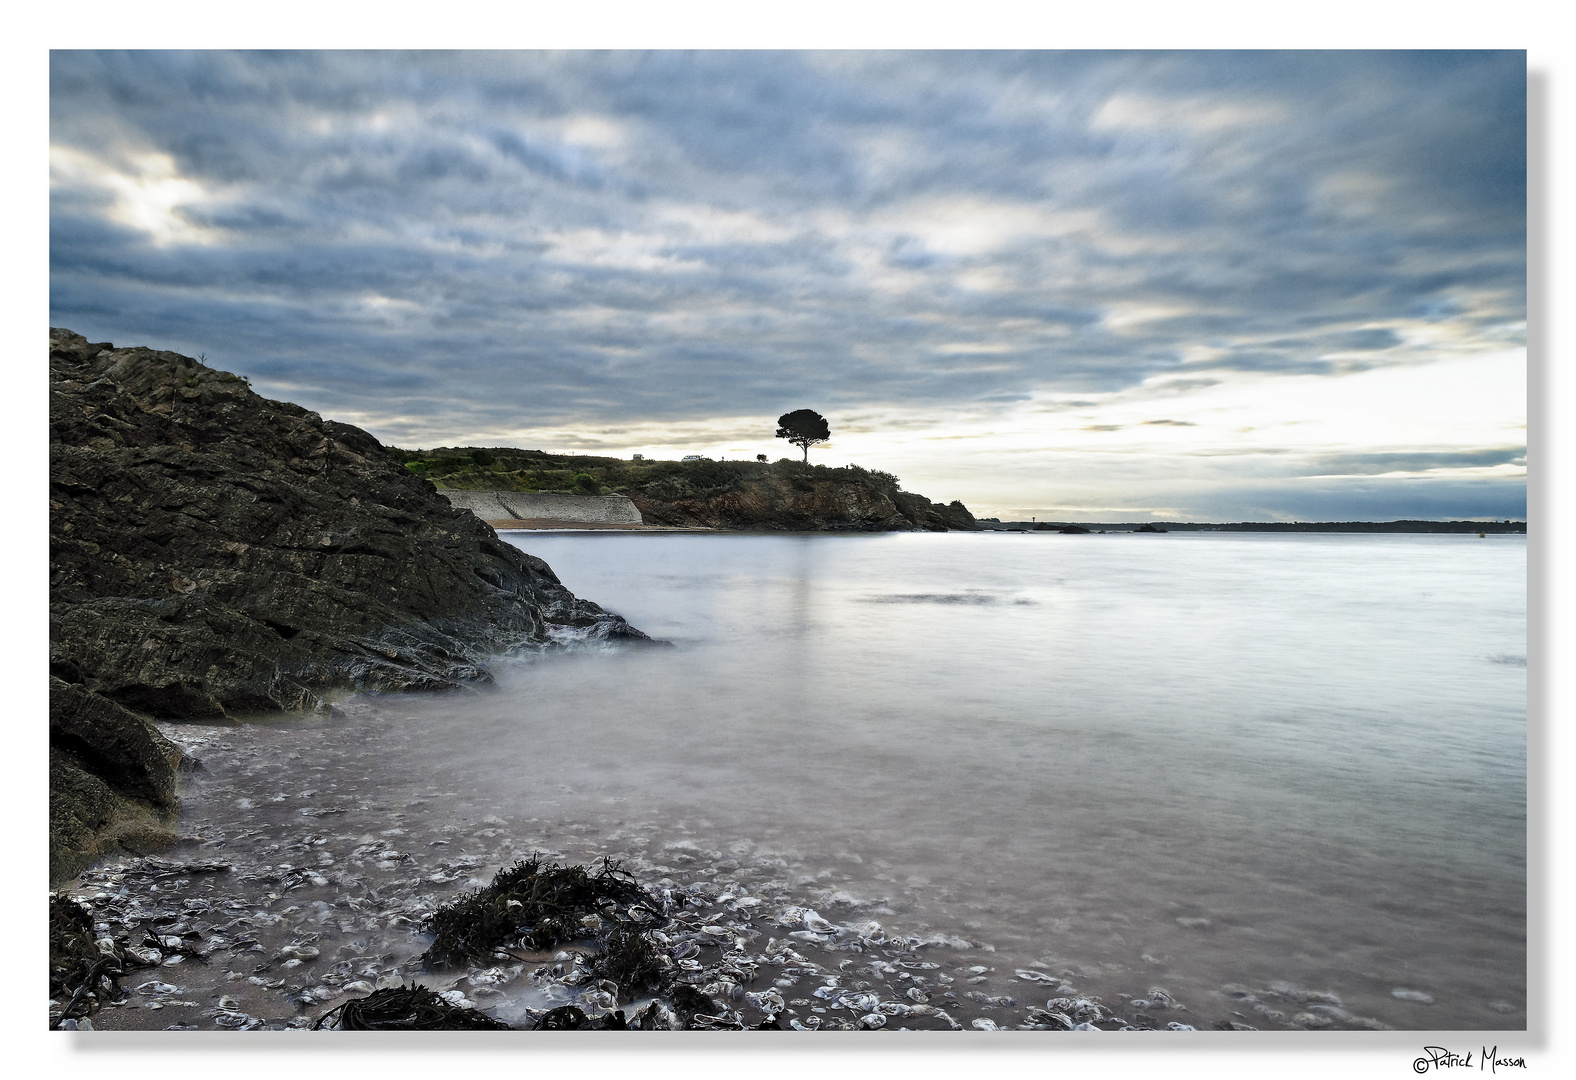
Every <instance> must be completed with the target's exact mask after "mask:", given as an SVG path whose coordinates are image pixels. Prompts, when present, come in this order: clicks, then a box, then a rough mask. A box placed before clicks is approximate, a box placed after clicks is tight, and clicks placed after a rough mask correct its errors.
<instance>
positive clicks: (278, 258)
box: [50, 52, 1526, 521]
mask: <svg viewBox="0 0 1576 1080" xmlns="http://www.w3.org/2000/svg"><path fill="white" fill-rule="evenodd" d="M50 107H51V144H52V149H51V176H52V179H51V224H52V239H51V313H50V320H51V324H52V325H55V326H65V327H69V328H71V329H74V330H77V331H79V332H81V333H84V334H86V335H87V336H88V337H89V338H91V339H93V340H110V341H114V342H115V343H116V344H124V345H130V344H147V345H152V346H155V347H161V348H171V349H176V350H178V351H181V352H185V353H189V354H192V355H196V354H198V353H204V354H206V355H207V357H208V359H209V362H210V363H212V364H214V365H215V366H217V367H220V368H224V369H227V370H232V371H237V372H240V373H243V374H245V375H247V376H249V377H250V378H251V379H252V381H253V385H254V386H255V387H256V388H257V389H258V390H259V391H261V392H262V393H264V394H266V395H268V396H271V397H276V398H283V399H287V400H292V401H297V402H300V403H302V404H304V405H307V406H308V407H310V408H313V409H317V410H318V411H320V412H322V413H323V414H324V415H326V416H331V417H334V418H337V419H341V420H346V421H348V422H351V423H355V424H359V425H361V426H363V427H365V428H367V429H368V430H370V431H372V432H373V433H374V434H375V435H377V436H378V437H379V438H381V439H383V440H384V441H385V442H388V443H392V444H394V445H399V446H405V447H430V446H437V445H515V446H525V447H539V448H543V449H551V450H560V451H575V452H583V453H605V454H614V455H620V456H628V455H629V454H630V453H632V452H641V453H645V454H647V455H648V456H651V455H656V456H663V457H669V456H679V455H682V454H686V453H703V454H708V455H710V456H714V457H739V456H750V457H753V456H754V455H755V454H757V453H766V454H769V455H770V456H771V457H773V458H776V457H778V456H781V455H783V454H794V453H796V452H795V451H793V450H792V448H790V447H787V446H786V445H785V444H784V443H782V442H780V441H775V440H773V439H772V431H773V429H774V426H775V418H776V417H777V416H778V414H780V413H783V412H786V411H789V410H791V409H796V408H803V407H809V408H814V409H817V410H819V411H820V412H822V413H824V414H825V415H826V416H827V418H828V420H829V421H830V423H831V427H832V434H833V440H832V442H831V443H830V444H828V445H827V446H825V447H822V448H820V449H817V450H815V451H813V452H812V455H811V457H812V460H819V461H821V462H824V463H828V464H842V463H845V462H850V461H852V462H858V463H860V464H863V465H866V466H869V467H872V468H881V469H885V470H888V471H890V472H894V473H897V474H898V475H899V476H900V477H902V479H903V481H904V484H905V486H906V487H908V488H909V489H910V490H914V491H919V492H921V493H923V494H925V495H928V496H930V497H931V498H939V499H953V498H961V499H962V500H964V501H965V502H966V503H968V505H969V506H970V508H971V509H973V510H974V511H975V513H977V514H982V515H996V516H1002V517H1013V518H1018V517H1029V516H1037V517H1040V518H1042V519H1046V518H1050V519H1063V518H1072V519H1103V520H1115V519H1118V518H1120V519H1123V520H1142V519H1145V518H1151V517H1153V518H1161V519H1164V518H1168V517H1169V518H1181V519H1187V520H1200V521H1202V520H1246V519H1259V520H1271V519H1304V520H1329V519H1352V518H1366V519H1390V518H1396V517H1425V518H1439V517H1445V518H1450V517H1494V518H1503V517H1517V518H1520V517H1524V516H1525V513H1526V476H1525V448H1526V426H1525V422H1526V374H1525V366H1526V358H1525V320H1526V272H1525V263H1526V260H1525V237H1526V227H1525V226H1526V213H1525V209H1526V152H1525V136H1526V80H1525V62H1524V56H1523V54H1521V53H1516V52H1500V53H1418V52H1407V53H1384V52H1360V53H1342V52H1309V53H1296V52H1291V53H1286V52H1282V53H1227V52H1211V53H1155V52H1145V53H1100V52H1077V53H1055V52H1032V53H1000V52H997V53H983V54H981V53H913V52H875V53H868V52H835V53H797V52H795V53H770V52H768V53H758V52H757V53H729V52H710V53H600V54H588V53H531V52H524V53H518V52H516V53H456V54H435V53H421V54H399V53H323V52H314V53H305V54H288V53H213V52H205V53H171V52H157V53H88V52H55V53H54V54H53V57H52V62H51V102H50Z"/></svg>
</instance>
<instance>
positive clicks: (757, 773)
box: [125, 533, 1526, 1030]
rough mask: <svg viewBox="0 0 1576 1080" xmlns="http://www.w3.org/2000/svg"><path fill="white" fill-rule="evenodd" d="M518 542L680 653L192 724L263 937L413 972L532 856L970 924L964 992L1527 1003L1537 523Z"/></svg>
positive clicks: (1406, 1010) (1390, 1006) (222, 984)
mask: <svg viewBox="0 0 1576 1080" xmlns="http://www.w3.org/2000/svg"><path fill="white" fill-rule="evenodd" d="M505 535H506V536H507V537H508V538H509V539H510V540H511V542H514V543H516V544H518V545H519V546H521V547H522V548H524V549H525V550H527V551H530V552H532V553H533V554H536V555H539V556H542V557H543V558H545V559H546V560H547V561H548V562H549V563H550V564H551V565H552V566H553V568H554V569H555V571H556V572H557V573H558V574H559V576H560V577H561V578H562V579H563V581H564V583H565V584H566V585H568V586H569V587H570V588H571V589H572V590H574V592H575V593H576V594H578V595H580V596H584V597H587V598H589V599H593V600H595V601H597V602H599V603H601V604H603V605H604V606H605V607H608V608H609V609H612V610H615V611H617V612H619V613H620V614H623V615H625V616H627V617H628V618H629V619H630V621H631V622H632V623H633V624H634V625H636V626H638V627H640V628H641V629H643V630H645V631H647V632H648V633H650V634H652V635H654V636H657V637H662V638H667V639H669V640H671V641H673V642H674V643H675V645H676V646H677V647H676V648H673V649H644V650H621V651H598V650H595V649H581V650H578V651H568V652H555V653H550V654H541V655H535V656H530V657H523V658H520V659H517V660H511V661H504V662H500V663H499V665H498V666H497V668H496V675H497V683H496V685H495V686H493V687H490V688H487V689H485V690H483V691H481V692H478V693H463V694H447V695H433V696H423V695H399V696H389V697H367V698H360V699H356V700H352V701H348V702H344V703H343V705H344V710H345V715H344V717H343V718H340V719H335V720H332V721H303V720H300V719H299V718H295V719H291V720H288V721H284V722H281V723H278V724H253V725H244V726H242V727H240V728H206V727H203V726H201V725H172V726H171V727H170V729H169V730H170V731H171V734H172V737H175V738H177V739H180V740H183V741H184V742H185V744H187V745H188V746H189V747H190V748H191V749H193V750H194V751H195V752H196V753H197V754H198V756H200V757H201V758H203V760H204V761H205V762H206V763H207V770H206V771H205V772H202V773H198V774H196V775H195V776H194V777H193V778H192V780H191V781H190V783H189V790H188V792H187V795H186V797H185V804H184V807H183V811H182V816H183V833H185V834H187V836H188V840H187V841H186V842H185V847H183V849H182V852H184V853H186V854H202V855H203V857H208V856H209V855H210V854H211V853H213V852H223V853H225V857H226V858H228V859H230V860H232V861H234V862H235V864H236V867H237V869H236V871H235V872H234V873H233V874H232V875H230V877H229V878H226V879H224V880H222V881H220V880H218V879H215V883H212V884H210V885H209V886H206V888H210V889H211V888H222V889H229V890H239V891H241V892H245V890H246V889H248V888H250V889H252V890H253V891H254V892H259V891H260V890H267V889H268V888H270V887H272V888H275V890H276V891H275V892H274V893H273V894H270V896H268V897H261V895H259V896H247V897H243V900H242V902H241V908H239V909H238V910H245V909H246V908H247V906H248V905H250V906H251V907H266V908H268V909H269V910H271V911H278V913H279V916H280V917H282V918H285V919H287V920H291V921H290V922H288V923H287V924H286V925H284V926H283V927H277V926H276V927H274V929H273V930H271V931H266V932H265V931H264V930H259V931H258V932H259V933H265V936H266V933H275V934H284V933H286V932H288V934H289V935H292V936H291V937H290V938H289V940H295V937H294V936H295V935H299V934H302V933H310V934H311V935H313V936H312V937H310V938H306V939H304V940H313V941H315V942H316V944H317V945H318V946H319V947H320V948H321V949H322V951H323V955H324V956H325V957H329V958H332V959H336V960H337V959H340V958H342V957H347V956H348V957H350V958H351V960H349V961H347V962H348V963H351V965H352V966H353V967H354V968H355V970H357V971H358V972H359V971H360V970H361V968H360V967H359V966H358V965H361V964H364V963H365V964H370V965H371V966H370V967H367V969H366V972H365V973H364V974H366V977H367V978H372V977H374V976H376V975H378V974H379V973H384V974H387V973H389V972H394V973H396V974H398V973H404V974H412V973H416V972H418V971H419V968H420V963H419V960H418V959H416V956H417V954H418V953H419V952H420V951H421V949H422V948H424V947H425V944H424V942H423V941H422V940H419V939H418V936H417V935H415V933H414V929H413V925H414V922H413V920H414V921H419V912H420V911H423V910H430V909H431V907H432V906H433V905H435V904H438V903H443V902H446V901H447V900H448V899H449V898H451V897H452V895H453V894H454V893H455V892H457V891H458V890H460V889H462V888H465V887H467V886H471V887H474V886H476V885H480V884H485V882H486V881H487V880H488V879H489V878H490V876H491V874H492V873H493V872H494V871H495V870H496V869H497V868H498V867H499V866H500V865H504V864H507V863H509V862H511V861H512V860H513V859H514V858H515V857H517V856H519V855H522V854H526V853H528V852H530V851H531V850H543V851H545V852H546V853H548V855H549V856H550V857H553V858H560V859H563V860H564V861H573V862H589V861H594V860H595V859H596V858H598V857H600V856H602V855H608V856H611V857H615V858H623V859H627V860H630V864H631V865H635V866H637V868H638V869H640V871H641V873H642V874H643V876H644V877H645V878H646V879H647V880H654V879H657V878H660V877H662V876H663V875H669V874H670V875H671V876H672V878H673V879H675V880H682V881H688V882H696V881H702V882H704V881H713V882H715V883H717V884H718V885H721V884H723V883H725V882H728V881H745V882H747V887H748V888H749V889H750V890H751V891H752V892H754V893H757V894H758V895H767V896H769V897H771V898H773V899H772V901H771V904H769V905H767V907H763V908H761V909H760V910H763V911H764V910H768V909H773V910H775V908H776V907H778V906H780V905H781V904H782V903H787V902H792V903H795V904H802V905H804V906H806V907H813V908H815V909H817V910H818V911H820V912H821V913H822V914H823V915H825V916H826V917H828V918H830V919H833V920H835V921H838V922H841V923H844V924H851V923H855V922H859V923H863V922H865V921H867V920H871V919H874V920H877V921H879V922H880V923H881V924H882V925H883V926H884V927H886V928H887V932H888V933H893V934H899V935H918V936H920V937H922V938H926V939H928V940H931V941H933V942H937V941H944V942H945V945H932V946H929V947H927V951H926V955H928V956H931V957H932V958H933V959H934V960H936V961H938V962H940V963H941V964H942V969H940V971H941V973H946V974H948V976H949V978H952V979H953V980H954V983H953V987H954V989H955V991H956V992H957V993H958V994H959V995H960V997H961V998H962V1000H963V1001H964V1002H965V1004H968V1005H969V1007H973V1005H972V1004H970V1003H969V999H968V998H967V997H966V993H965V992H975V993H978V992H981V991H983V992H985V993H988V994H991V995H997V994H1004V993H1010V994H1012V995H1013V996H1014V997H1015V999H1016V1000H1017V1001H1018V1002H1019V1003H1020V1005H1026V1004H1033V1003H1035V1002H1036V1001H1038V1002H1042V1003H1043V1001H1044V1000H1045V998H1046V997H1048V996H1050V994H1049V993H1048V992H1047V987H1045V986H1044V985H1037V984H1034V983H1030V982H1027V981H1022V980H1020V979H1017V978H1016V977H1015V975H1014V972H1015V971H1017V970H1020V969H1021V970H1028V969H1034V970H1037V971H1039V972H1051V973H1055V974H1056V975H1058V976H1059V977H1061V978H1064V979H1067V980H1068V981H1069V982H1070V983H1071V984H1073V985H1075V986H1076V987H1077V989H1078V991H1079V992H1082V993H1092V994H1098V995H1101V996H1102V997H1104V998H1105V1000H1106V1001H1107V1002H1108V1003H1110V1004H1112V1005H1113V1006H1114V1007H1118V1008H1124V1006H1122V1004H1121V998H1120V995H1122V994H1127V995H1131V996H1133V997H1147V996H1152V995H1149V988H1150V987H1155V986H1158V987H1163V988H1164V989H1165V990H1166V991H1167V993H1169V994H1170V995H1171V996H1172V997H1174V998H1176V999H1178V1000H1180V1001H1181V1002H1183V1003H1184V1004H1186V1005H1187V1006H1188V1007H1189V1008H1190V1009H1191V1010H1192V1013H1191V1015H1189V1014H1188V1013H1182V1012H1167V1013H1164V1014H1163V1015H1162V1019H1164V1020H1171V1019H1173V1018H1175V1019H1177V1020H1180V1021H1182V1022H1190V1023H1195V1024H1197V1025H1200V1026H1208V1025H1209V1024H1210V1023H1211V1022H1213V1021H1215V1020H1218V1019H1229V1018H1230V1017H1231V1014H1232V1013H1233V1012H1237V1013H1240V1014H1241V1018H1242V1020H1243V1021H1244V1022H1247V1023H1251V1024H1253V1025H1254V1026H1259V1027H1284V1026H1286V1025H1287V1024H1291V1023H1294V1022H1296V1016H1297V1014H1298V1013H1299V1011H1300V1010H1301V1009H1303V1008H1304V1007H1306V1006H1308V1005H1311V1004H1314V1003H1317V1002H1320V1001H1323V1002H1326V1003H1328V1002H1330V1001H1332V1000H1338V1001H1339V1002H1340V1003H1341V1004H1340V1007H1341V1008H1342V1009H1344V1010H1345V1011H1346V1013H1349V1014H1350V1016H1348V1017H1346V1018H1345V1019H1344V1020H1342V1021H1341V1022H1340V1023H1339V1024H1338V1025H1337V1026H1364V1023H1370V1026H1371V1022H1377V1023H1381V1024H1385V1025H1389V1026H1392V1027H1396V1028H1414V1029H1419V1028H1420V1029H1442V1030H1451V1029H1454V1030H1463V1029H1481V1028H1509V1029H1519V1028H1524V1027H1525V1026H1526V998H1525V985H1526V977H1525V968H1526V937H1525V926H1526V918H1525V912H1526V902H1525V901H1526V885H1525V883H1526V858H1525V852H1526V841H1525V838H1526V813H1525V811H1526V783H1525V779H1526V737H1525V733H1526V666H1525V665H1526V544H1525V540H1524V538H1522V537H1511V536H1496V537H1489V538H1487V539H1478V538H1477V537H1476V536H1393V535H1392V536H1337V535H1302V536H1277V535H1251V534H1249V535H1233V534H1218V533H1217V534H1176V533H1173V534H1168V535H1164V536H1151V535H1109V536H1060V535H1048V534H1038V535H1035V534H1022V535H1020V534H994V535H991V534H986V535H979V534H960V533H947V534H920V535H902V534H898V535H874V536H746V535H695V534H688V535H683V534H614V533H600V534H597V533H592V534H569V533H549V534H542V533H512V534H505ZM380 845H382V846H383V847H386V846H388V845H395V846H396V847H397V848H398V849H399V850H398V851H397V852H392V853H385V854H378V853H377V851H378V850H381V848H380ZM369 853H370V854H369ZM281 860H286V861H285V862H281ZM379 860H381V861H379ZM263 864H267V865H266V866H265V865H263ZM275 864H277V865H275ZM302 865H305V866H311V867H317V868H320V869H322V872H323V874H324V875H327V877H326V878H325V879H324V882H323V884H322V885H320V886H319V887H314V888H302V889H300V890H299V891H289V890H287V889H286V888H285V885H284V884H280V885H277V886H270V885H268V884H267V883H268V882H272V881H276V880H279V875H280V874H281V873H283V872H285V870H288V869H289V867H291V866H295V867H299V866H302ZM259 867H261V871H259V870H258V868H259ZM270 867H272V869H269V868H270ZM281 868H284V869H281ZM762 868H764V869H762ZM763 875H764V876H763ZM766 877H769V878H771V879H773V881H772V883H771V884H769V885H768V884H767V883H766V881H765V878H766ZM231 878H233V879H235V880H233V881H232V880H231ZM250 881H260V882H262V883H263V884H258V885H255V886H251V885H247V884H246V883H247V882H250ZM731 887H733V888H743V887H746V886H731ZM281 891H282V892H283V899H280V897H279V893H280V892H281ZM341 893H343V894H344V895H340V894H341ZM427 894H430V895H427ZM368 898H370V899H368ZM157 899H158V898H157V897H153V900H152V901H150V902H156V901H157ZM213 899H214V902H215V903H219V902H220V901H221V900H223V899H224V897H223V896H221V894H220V893H215V894H214V896H213ZM363 900H365V901H366V902H365V903H363ZM225 902H226V903H228V902H229V901H228V900H225ZM401 910H404V911H407V912H415V913H417V914H412V915H409V916H408V917H406V918H404V919H403V920H402V919H400V918H398V917H396V913H397V912H399V911H401ZM752 910H755V909H752ZM739 917H740V918H749V917H750V916H749V915H748V913H746V914H745V915H741V916H739ZM302 920H306V922H305V923H302V922H301V921H302ZM274 921H275V922H277V921H278V920H277V919H275V920H274ZM297 924H300V925H297ZM263 925H264V924H263V923H262V922H258V923H257V926H263ZM761 930H762V933H763V934H769V933H777V934H781V933H782V932H783V931H782V930H781V929H780V928H779V929H776V930H773V929H772V927H771V926H770V925H765V924H763V925H762V927H761ZM317 935H321V937H318V936H317ZM285 940H287V939H286V938H284V937H281V938H280V942H283V941H285ZM272 944H278V942H275V943H272ZM272 944H271V945H270V947H272ZM764 945H765V942H764V939H763V940H762V941H760V942H757V943H756V945H755V946H754V947H755V948H757V949H759V948H763V947H764ZM231 962H232V963H235V962H236V961H231ZM323 963H324V964H326V963H327V961H324V962H323ZM320 966H321V965H320ZM198 968H199V966H198V965H186V966H185V967H184V968H181V969H180V972H183V973H184V976H185V977H184V979H183V981H182V992H183V993H185V994H186V995H188V996H189V997H192V998H195V999H197V1000H199V1001H207V1000H208V998H207V997H206V996H204V995H209V996H212V995H217V994H241V995H244V994H253V995H254V996H257V997H258V1000H257V1001H255V1002H253V1001H250V1000H249V999H248V1000H247V1001H246V1002H244V1003H243V1004H244V1006H245V1007H246V1008H248V1009H251V1010H253V1011H254V1012H255V1013H256V1014H257V1015H260V1016H273V1015H275V1014H276V1013H278V1012H280V1010H281V1009H288V1008H289V1006H288V1005H287V1004H281V1000H282V999H281V1000H269V999H266V998H265V996H264V995H265V991H264V990H262V989H255V990H254V989H251V987H252V983H251V982H248V981H245V980H244V979H243V976H244V975H245V974H246V973H247V970H250V969H244V966H243V968H238V969H237V971H236V973H235V974H234V975H233V976H230V975H227V974H225V973H224V972H223V970H222V965H218V964H215V965H213V966H212V969H211V970H210V969H209V968H208V967H202V968H201V969H200V970H197V969H198ZM258 970H263V969H258ZM313 970H314V971H315V970H316V969H313ZM289 974H290V973H288V972H287V973H286V975H289ZM303 977H304V976H303ZM320 977H321V973H318V974H314V975H313V976H312V978H314V979H316V978H320ZM422 977H423V978H428V979H429V980H430V975H426V974H423V975H422ZM456 977H458V976H456ZM938 977H939V975H938ZM202 979H207V980H208V981H209V982H210V983H212V984H213V985H211V986H208V985H202V986H199V985H198V982H200V981H201V980H202ZM193 980H197V981H193ZM236 980H241V981H236ZM527 982H529V980H524V979H522V980H521V985H522V986H523V985H525V984H526V983H527ZM188 984H189V985H188ZM1396 991H1402V992H1403V996H1401V997H1397V996H1396V994H1395V992H1396ZM337 992H338V991H337V990H336V991H332V993H337ZM513 992H514V991H512V990H511V993H513ZM1310 992H1313V993H1316V994H1318V995H1330V997H1319V996H1314V997H1310V996H1309V994H1310ZM277 993H283V991H278V992H277ZM521 993H522V994H525V993H527V991H521ZM1244 993H1252V994H1253V995H1255V996H1256V997H1257V998H1259V999H1260V1001H1261V1004H1263V1005H1264V1006H1265V1007H1272V1008H1274V1009H1276V1010H1279V1011H1281V1012H1282V1014H1283V1015H1282V1016H1281V1017H1280V1019H1279V1020H1277V1019H1276V1018H1275V1017H1274V1016H1270V1015H1265V1014H1262V1013H1257V1012H1254V1011H1253V1009H1252V1002H1251V999H1247V998H1243V997H1241V996H1240V995H1241V994H1244ZM516 996H519V995H516ZM318 997H319V999H322V997H323V992H318ZM1425 999H1429V1000H1425ZM329 1000H333V998H332V996H330V997H329ZM978 1001H979V999H978V998H976V999H973V1003H975V1004H977V1003H978ZM515 1004H517V1005H523V1004H531V1005H532V1007H540V1006H543V1005H545V1004H547V1003H546V1002H545V1001H535V1000H534V999H532V1001H526V1000H525V997H520V1000H519V1001H518V1002H515ZM984 1007H985V1006H984V1005H983V1004H980V1005H979V1008H981V1009H983V1008H984ZM269 1010H273V1011H272V1012H271V1011H269ZM125 1011H126V1012H127V1013H130V1012H132V1010H125ZM1021 1012H1022V1008H1019V1010H1018V1013H1019V1014H1021ZM146 1015H149V1016H157V1017H159V1018H160V1019H159V1023H160V1025H161V1026H162V1024H163V1023H164V1020H163V1017H164V1016H165V1015H166V1014H164V1013H148V1014H146ZM204 1015H207V1014H204ZM962 1015H963V1014H962V1013H960V1016H962ZM996 1015H998V1016H1002V1015H1004V1014H1003V1013H997V1014H996ZM1342 1015H1344V1014H1342ZM1353 1017H1355V1018H1358V1019H1353ZM1361 1018H1369V1021H1363V1020H1362V1019H1361ZM1338 1019H1339V1018H1338Z"/></svg>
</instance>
